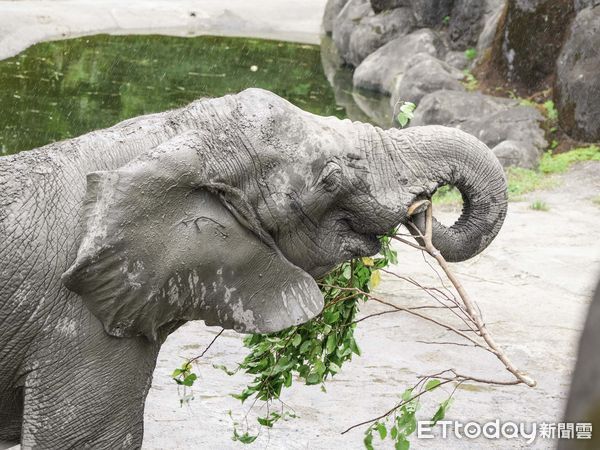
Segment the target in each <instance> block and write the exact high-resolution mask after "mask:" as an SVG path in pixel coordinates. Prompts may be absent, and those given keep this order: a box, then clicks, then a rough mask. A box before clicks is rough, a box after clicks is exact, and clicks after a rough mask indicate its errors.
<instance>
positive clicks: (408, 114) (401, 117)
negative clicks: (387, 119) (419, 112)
mask: <svg viewBox="0 0 600 450" xmlns="http://www.w3.org/2000/svg"><path fill="white" fill-rule="evenodd" d="M416 107H417V105H415V104H414V103H412V102H402V104H401V105H400V112H399V113H398V115H397V116H396V120H398V123H399V124H400V126H401V127H402V128H404V127H405V126H406V125H407V124H408V122H410V121H411V120H412V118H413V117H414V115H415V114H414V111H415V108H416Z"/></svg>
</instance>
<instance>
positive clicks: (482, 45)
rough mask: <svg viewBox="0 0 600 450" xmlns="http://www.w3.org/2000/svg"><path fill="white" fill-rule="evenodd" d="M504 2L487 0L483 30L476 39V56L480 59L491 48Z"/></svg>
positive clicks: (502, 0)
mask: <svg viewBox="0 0 600 450" xmlns="http://www.w3.org/2000/svg"><path fill="white" fill-rule="evenodd" d="M504 6H505V5H504V0H492V1H490V0H488V2H486V12H485V15H484V16H483V29H482V30H481V33H479V38H478V39H477V46H476V49H477V54H478V55H479V56H480V57H481V56H482V55H485V53H486V52H487V51H488V50H489V49H490V48H491V47H492V44H493V43H494V37H495V36H496V30H497V29H498V24H499V22H500V19H501V18H502V14H503V12H504Z"/></svg>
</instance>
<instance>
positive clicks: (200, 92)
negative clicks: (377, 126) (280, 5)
mask: <svg viewBox="0 0 600 450" xmlns="http://www.w3.org/2000/svg"><path fill="white" fill-rule="evenodd" d="M252 86H254V87H261V88H264V89H268V90H271V91H273V92H275V93H277V94H279V95H280V96H282V97H284V98H286V99H288V100H289V101H291V102H292V103H294V104H296V105H298V106H299V107H301V108H303V109H305V110H307V111H311V112H314V113H316V114H320V115H336V116H338V117H344V114H345V113H344V109H343V108H342V107H339V106H337V105H336V103H335V99H334V95H333V91H332V89H331V87H330V86H329V84H328V82H327V79H326V78H325V76H324V75H323V70H322V68H321V59H320V53H319V47H318V46H313V45H303V44H291V43H283V42H276V41H265V40H258V39H242V38H226V37H212V36H202V37H194V38H179V37H165V36H108V35H98V36H93V37H85V38H79V39H70V40H65V41H57V42H46V43H42V44H38V45H35V46H33V47H30V48H29V49H28V50H26V51H24V52H23V53H21V54H19V55H17V56H15V57H13V58H10V59H6V60H3V61H0V154H10V153H17V152H19V151H21V150H28V149H32V148H35V147H39V146H41V145H44V144H48V143H50V142H54V141H59V140H62V139H67V138H70V137H74V136H78V135H81V134H84V133H86V132H87V131H90V130H95V129H99V128H105V127H108V126H111V125H113V124H115V123H117V122H119V121H121V120H124V119H128V118H130V117H134V116H138V115H141V114H147V113H152V112H158V111H164V110H167V109H170V108H175V107H178V106H182V105H185V104H187V103H189V102H191V101H192V100H195V99H198V98H200V97H207V96H209V97H218V96H221V95H225V94H228V93H232V92H238V91H240V90H243V89H245V88H247V87H252Z"/></svg>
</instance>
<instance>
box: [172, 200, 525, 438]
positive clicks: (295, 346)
mask: <svg viewBox="0 0 600 450" xmlns="http://www.w3.org/2000/svg"><path fill="white" fill-rule="evenodd" d="M408 213H409V216H416V214H418V213H423V214H424V215H425V231H424V233H422V232H421V231H420V229H419V228H418V227H417V226H416V225H415V223H414V222H413V221H412V220H411V221H410V222H409V223H408V224H407V227H408V228H409V230H410V231H411V234H401V233H399V232H398V231H397V230H394V231H393V232H391V233H390V234H389V235H388V236H383V237H381V238H380V241H381V243H382V250H381V253H380V256H379V257H376V258H361V259H355V260H352V261H350V262H347V263H344V264H342V265H340V266H339V267H338V268H336V269H334V270H333V271H332V272H330V273H329V274H327V275H326V276H325V277H324V278H323V279H321V280H319V282H318V284H319V286H320V288H321V291H322V293H323V296H324V298H325V307H324V309H323V311H322V313H321V314H320V315H319V316H318V317H316V318H315V319H313V320H311V321H310V322H307V323H305V324H303V325H300V326H296V327H292V328H289V329H287V330H283V331H281V332H279V333H274V334H270V335H258V334H256V335H250V336H248V337H246V338H245V339H244V345H245V346H246V347H247V348H248V349H249V354H248V355H247V356H246V357H245V358H244V360H243V361H242V362H241V363H240V364H239V365H238V367H237V368H236V369H235V370H233V371H232V370H229V369H227V368H226V367H224V366H217V365H215V366H214V367H216V368H219V369H222V370H224V371H226V372H227V373H228V374H229V375H232V374H234V373H236V372H237V371H239V370H243V371H244V372H245V373H248V374H251V375H254V379H253V380H252V382H251V383H249V384H248V385H247V387H246V388H245V389H244V390H243V391H242V392H240V393H238V394H233V396H234V397H235V398H237V399H239V400H240V401H241V402H242V403H244V402H245V401H246V400H248V399H250V398H252V399H253V401H252V404H251V406H250V408H249V410H248V411H247V413H246V415H245V416H244V425H243V430H242V431H241V432H240V431H239V430H238V427H239V426H240V424H239V423H236V422H234V434H233V439H234V440H237V441H240V442H242V443H251V442H253V441H254V440H255V439H256V438H257V437H258V434H253V433H251V432H250V429H251V427H250V426H249V424H248V414H249V413H250V412H251V411H252V410H253V409H254V408H255V407H256V404H257V402H259V401H260V402H262V407H261V408H259V410H263V411H264V410H266V413H262V414H259V416H258V417H257V418H256V421H257V423H258V426H259V427H260V428H262V427H268V428H271V427H273V425H274V424H275V423H276V422H277V421H279V420H281V419H283V420H288V419H290V418H294V417H296V415H295V412H294V411H293V409H292V408H290V407H289V406H288V405H286V404H285V403H284V402H283V401H282V400H281V399H280V395H281V392H282V389H283V388H284V387H290V386H291V385H292V383H293V380H294V378H296V379H297V380H299V381H303V382H304V383H305V384H308V385H320V386H321V389H322V390H325V384H324V383H325V381H326V380H327V379H329V378H331V377H333V376H335V374H337V373H338V372H339V371H340V370H341V367H342V366H343V364H344V363H346V362H347V361H349V360H351V359H352V356H353V355H360V349H359V347H358V344H357V342H356V340H355V339H354V329H355V327H356V325H357V323H359V322H361V321H364V320H368V319H370V318H372V317H377V316H380V315H382V314H389V313H395V312H404V313H407V314H410V315H413V316H416V317H419V318H421V319H423V320H426V321H428V322H430V323H433V324H435V325H437V326H440V327H442V328H443V329H445V330H446V331H448V332H451V333H453V334H455V335H457V336H458V337H460V338H462V339H464V340H466V341H467V343H468V345H470V346H473V347H476V348H479V349H482V350H484V351H487V352H489V353H492V354H493V355H495V356H496V357H497V358H498V360H499V361H500V362H501V363H502V364H503V366H504V368H505V369H506V370H507V371H508V372H509V373H510V374H511V375H512V378H511V379H508V380H496V379H486V378H480V377H474V376H469V375H464V374H461V373H459V372H458V371H457V370H456V369H446V370H444V371H442V372H438V373H437V374H434V375H427V376H422V377H419V379H418V382H417V383H416V384H415V386H413V387H412V388H410V389H407V390H406V391H405V392H404V393H403V395H402V401H401V402H400V403H398V404H397V405H395V406H394V407H392V408H391V409H390V410H388V411H386V412H385V413H383V414H381V415H379V416H377V417H375V418H372V419H368V420H365V421H361V422H360V423H357V424H355V425H352V426H351V427H348V428H347V429H346V430H345V431H343V432H342V434H345V433H347V432H348V431H350V430H352V429H354V428H356V427H359V426H364V425H368V424H370V426H369V427H368V428H367V430H366V433H365V440H364V443H365V446H366V447H367V448H368V449H370V448H372V446H373V443H372V439H373V433H374V432H378V433H379V435H380V437H381V438H382V439H384V438H386V437H387V436H389V437H390V438H391V439H393V440H394V441H395V444H396V448H401V449H402V448H405V449H406V448H408V445H409V441H408V436H409V435H410V434H411V433H412V432H414V431H415V429H416V416H415V414H416V412H417V410H418V409H419V407H420V398H421V397H422V396H423V395H424V394H426V393H428V392H431V391H433V390H434V389H437V388H438V387H440V386H444V385H448V384H452V385H454V389H453V391H452V393H451V395H450V396H449V397H448V398H447V399H446V400H444V401H442V402H441V403H440V404H439V406H438V408H437V410H436V412H435V414H434V415H433V417H432V421H433V422H436V421H438V420H441V419H442V418H443V417H444V415H445V413H446V411H447V409H448V408H449V407H450V405H451V401H452V397H453V395H454V392H455V391H456V389H457V388H458V386H460V385H461V384H462V383H464V382H467V381H470V382H476V383H484V384H490V385H517V384H526V385H527V386H530V387H533V386H535V381H534V380H533V379H532V378H531V377H529V376H528V375H527V374H525V373H524V372H522V371H520V370H519V369H518V368H517V367H516V366H515V365H514V364H513V363H512V362H511V360H510V359H509V357H508V356H507V354H506V353H505V352H504V351H503V350H502V348H501V347H500V346H499V345H498V344H497V343H496V341H495V340H494V339H493V337H492V336H491V334H490V333H489V331H488V330H487V328H486V325H485V323H484V321H483V319H482V316H481V312H480V310H479V307H478V306H477V304H476V303H475V301H474V300H473V299H472V298H471V297H470V296H469V294H468V293H467V291H466V290H465V288H464V286H463V285H462V283H461V282H460V281H459V279H458V278H457V277H456V275H455V274H454V273H453V272H452V271H451V269H450V266H449V265H448V263H447V262H446V260H445V259H444V258H443V256H442V255H441V254H440V252H439V251H438V250H437V249H436V248H435V247H434V246H433V243H432V217H433V215H432V205H431V202H429V201H427V200H422V201H419V202H417V203H415V204H414V205H412V206H411V207H410V208H409V211H408ZM408 237H416V239H417V242H416V243H415V242H414V241H412V240H408V239H407V238H408ZM392 240H396V241H398V242H401V243H404V244H406V245H408V246H410V247H411V248H414V249H417V250H419V251H421V252H423V253H424V254H425V253H426V254H428V255H430V256H431V257H432V258H433V259H435V261H436V262H437V264H438V265H439V266H440V267H441V269H442V270H443V272H444V273H445V275H446V277H447V278H448V280H450V282H451V284H452V286H453V287H454V291H452V290H451V289H449V288H447V287H446V286H445V285H444V282H443V280H442V277H441V276H440V274H439V273H438V272H437V271H436V270H435V269H434V268H433V266H432V265H431V264H430V263H429V262H427V261H426V262H427V264H429V265H430V266H431V268H432V269H433V270H434V271H435V273H436V274H437V275H438V278H439V280H440V282H441V284H442V288H440V287H433V286H424V285H422V284H421V283H419V282H417V281H416V280H414V279H413V278H411V277H407V276H402V275H398V274H395V273H393V272H391V271H389V270H387V269H386V267H387V266H388V265H389V264H391V263H396V262H397V255H396V252H395V251H394V250H392V248H391V242H392ZM381 272H384V273H387V274H390V275H392V276H395V277H397V278H399V279H401V280H403V281H405V282H408V283H410V284H411V285H413V286H415V287H417V288H419V289H421V290H422V291H423V292H425V293H426V294H427V296H428V298H429V299H430V300H432V301H433V303H431V304H425V305H419V306H412V307H407V306H401V305H397V304H395V303H393V302H391V301H388V300H385V299H383V298H380V297H378V296H376V295H373V293H372V292H371V291H372V289H373V288H375V287H376V286H377V284H378V283H379V280H380V273H381ZM367 300H370V301H375V302H378V303H380V304H383V305H386V306H388V307H389V308H390V309H388V310H386V311H383V312H378V313H374V314H371V315H368V316H365V317H362V318H360V319H357V318H356V314H357V312H358V308H359V306H360V303H361V302H364V301H367ZM439 310H447V311H448V312H449V315H448V317H447V318H446V319H440V318H439V317H438V316H439V315H436V316H435V317H434V316H432V315H431V314H430V311H439ZM449 319H454V321H458V324H454V323H452V322H451V321H450V320H449ZM219 336H220V333H219V334H218V335H217V336H216V337H215V338H214V339H213V342H211V344H209V346H208V347H207V349H206V350H205V351H204V352H202V354H201V355H199V356H197V357H196V358H192V359H190V360H188V361H187V362H186V363H185V364H184V365H183V366H182V367H181V368H179V369H177V370H176V371H175V372H174V373H173V378H174V379H175V381H176V382H177V383H178V384H180V385H183V387H184V394H185V387H186V386H191V385H192V384H193V382H194V381H195V374H193V373H192V372H191V363H192V362H193V361H196V360H197V359H199V358H201V357H202V356H203V355H204V354H205V353H206V351H207V350H208V348H210V346H211V345H212V343H214V341H215V340H216V339H217V338H218V337H219ZM443 343H445V344H455V345H465V344H461V343H455V342H442V343H439V344H443ZM192 378H193V379H192ZM190 382H191V384H190ZM273 402H278V403H279V405H280V409H279V410H278V411H274V410H273V408H272V404H273ZM390 420H391V421H392V424H391V425H390V426H389V430H388V426H387V425H386V423H387V421H390ZM260 428H259V433H260Z"/></svg>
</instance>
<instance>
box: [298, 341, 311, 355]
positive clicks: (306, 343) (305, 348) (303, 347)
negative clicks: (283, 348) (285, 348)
mask: <svg viewBox="0 0 600 450" xmlns="http://www.w3.org/2000/svg"><path fill="white" fill-rule="evenodd" d="M311 346H312V342H311V341H304V342H303V343H302V345H301V346H300V350H298V351H299V352H300V353H306V352H308V351H309V350H310V348H311Z"/></svg>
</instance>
